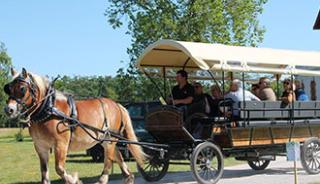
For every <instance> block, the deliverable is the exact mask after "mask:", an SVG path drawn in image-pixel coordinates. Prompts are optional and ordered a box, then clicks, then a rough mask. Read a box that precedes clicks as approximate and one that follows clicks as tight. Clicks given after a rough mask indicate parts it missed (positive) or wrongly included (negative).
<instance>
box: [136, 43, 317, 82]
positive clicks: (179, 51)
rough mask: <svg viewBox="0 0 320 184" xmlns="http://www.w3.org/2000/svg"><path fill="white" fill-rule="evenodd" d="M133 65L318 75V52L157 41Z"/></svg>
mask: <svg viewBox="0 0 320 184" xmlns="http://www.w3.org/2000/svg"><path fill="white" fill-rule="evenodd" d="M137 66H138V68H140V69H141V70H143V71H145V68H154V67H166V68H181V69H182V68H188V69H198V70H199V69H201V70H212V71H240V72H254V73H274V74H297V75H304V76H320V52H306V51H293V50H282V49H269V48H255V47H243V46H228V45H223V44H208V43H196V42H183V41H175V40H160V41H157V42H155V43H153V44H151V45H150V46H148V47H147V48H146V49H145V50H144V52H143V53H142V55H141V56H140V58H139V59H138V61H137Z"/></svg>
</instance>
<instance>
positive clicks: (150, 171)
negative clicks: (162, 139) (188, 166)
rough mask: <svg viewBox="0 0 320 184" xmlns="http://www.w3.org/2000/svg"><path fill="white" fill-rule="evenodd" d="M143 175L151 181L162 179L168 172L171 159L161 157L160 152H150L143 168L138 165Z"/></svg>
mask: <svg viewBox="0 0 320 184" xmlns="http://www.w3.org/2000/svg"><path fill="white" fill-rule="evenodd" d="M137 168H138V171H139V173H140V174H141V176H142V177H143V178H144V179H145V180H146V181H149V182H153V181H159V180H161V179H162V178H163V177H164V176H165V175H166V173H167V171H168V168H169V159H166V158H164V159H161V158H160V157H159V155H158V154H154V155H151V154H149V158H148V160H147V161H146V162H145V164H144V166H143V168H141V167H140V166H139V165H137Z"/></svg>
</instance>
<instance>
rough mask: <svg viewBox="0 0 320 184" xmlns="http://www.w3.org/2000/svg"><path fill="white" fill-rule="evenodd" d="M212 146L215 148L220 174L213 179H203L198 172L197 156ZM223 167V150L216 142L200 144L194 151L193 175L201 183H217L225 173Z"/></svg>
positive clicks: (192, 160)
mask: <svg viewBox="0 0 320 184" xmlns="http://www.w3.org/2000/svg"><path fill="white" fill-rule="evenodd" d="M208 147H209V148H211V149H213V151H214V152H215V155H216V157H217V160H218V168H217V169H218V174H217V176H216V178H214V180H213V181H207V180H203V179H202V178H201V176H199V174H198V172H197V171H196V164H197V157H198V155H199V153H200V152H201V151H202V150H203V149H205V148H208ZM223 167H224V163H223V155H222V153H221V150H220V148H219V147H218V146H216V145H215V144H213V143H211V142H204V143H201V144H199V145H198V146H197V147H196V148H195V149H194V151H193V154H192V157H191V171H192V175H193V177H194V179H195V180H196V181H197V182H198V183H200V184H215V183H217V182H218V181H219V179H220V178H221V177H222V174H223Z"/></svg>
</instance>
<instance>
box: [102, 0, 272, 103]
mask: <svg viewBox="0 0 320 184" xmlns="http://www.w3.org/2000/svg"><path fill="white" fill-rule="evenodd" d="M266 1H267V0H201V1H200V0H198V1H197V0H149V1H145V0H109V4H110V5H109V6H108V7H107V9H106V12H105V15H106V16H107V20H108V22H109V24H110V25H111V26H112V27H113V28H114V29H116V28H119V27H120V26H122V25H123V24H124V23H127V25H128V31H127V34H129V35H131V37H132V40H131V41H132V43H131V46H130V47H129V48H128V49H127V53H128V54H129V56H130V61H129V67H128V68H127V71H126V72H124V71H123V70H119V71H120V72H119V73H118V74H119V75H118V77H120V78H121V77H122V82H124V83H125V87H124V91H122V92H123V93H125V94H129V96H130V95H132V91H137V92H140V93H138V94H139V96H143V97H146V98H148V99H147V100H150V99H153V100H154V99H156V98H157V97H158V96H159V93H158V91H159V90H158V89H157V88H154V87H153V88H150V87H149V86H150V85H151V82H150V81H149V80H145V78H144V77H142V76H141V74H140V73H139V72H137V71H136V68H135V65H134V64H135V61H136V59H137V58H138V57H139V55H140V54H141V52H142V51H143V49H145V48H146V47H147V46H148V45H149V44H151V43H153V42H155V41H157V40H159V39H175V40H182V41H194V42H205V43H223V44H231V45H246V46H248V45H250V46H257V45H258V44H259V43H260V42H261V41H262V40H263V36H264V32H265V29H264V28H263V27H261V26H260V25H259V21H258V19H257V18H258V15H259V14H261V13H262V11H263V5H264V4H265V3H266ZM160 81H161V80H157V81H156V82H159V83H160V84H159V85H163V84H162V83H161V82H160ZM135 84H139V85H140V86H135ZM130 87H135V88H131V89H130ZM126 92H128V93H126ZM120 96H122V95H120Z"/></svg>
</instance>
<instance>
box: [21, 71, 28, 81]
mask: <svg viewBox="0 0 320 184" xmlns="http://www.w3.org/2000/svg"><path fill="white" fill-rule="evenodd" d="M21 74H22V76H23V78H25V79H26V78H27V77H28V72H27V70H26V69H25V68H22V72H21Z"/></svg>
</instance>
